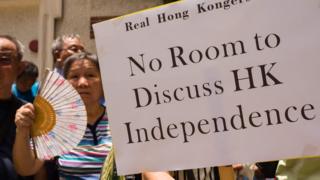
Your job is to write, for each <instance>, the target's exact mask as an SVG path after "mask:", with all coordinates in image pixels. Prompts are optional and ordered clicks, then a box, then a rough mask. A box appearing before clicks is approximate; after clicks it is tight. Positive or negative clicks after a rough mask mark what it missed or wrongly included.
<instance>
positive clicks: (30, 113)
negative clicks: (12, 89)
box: [15, 103, 35, 133]
mask: <svg viewBox="0 0 320 180" xmlns="http://www.w3.org/2000/svg"><path fill="white" fill-rule="evenodd" d="M34 118H35V110H34V106H33V105H32V104H31V103H28V104H25V105H23V106H21V107H20V108H19V109H18V110H17V112H16V117H15V123H16V126H17V133H18V132H23V133H29V132H30V128H31V126H32V123H33V120H34Z"/></svg>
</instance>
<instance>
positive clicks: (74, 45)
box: [58, 37, 84, 67]
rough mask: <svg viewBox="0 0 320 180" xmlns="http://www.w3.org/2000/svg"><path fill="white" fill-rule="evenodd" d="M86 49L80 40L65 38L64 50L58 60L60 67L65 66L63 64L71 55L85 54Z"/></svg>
mask: <svg viewBox="0 0 320 180" xmlns="http://www.w3.org/2000/svg"><path fill="white" fill-rule="evenodd" d="M83 50H84V47H83V44H82V43H81V42H80V39H79V38H76V37H75V38H65V39H64V44H63V49H62V50H61V52H60V57H59V60H58V67H62V66H63V62H64V61H65V60H66V59H67V58H68V57H69V56H71V55H73V54H75V53H78V52H83Z"/></svg>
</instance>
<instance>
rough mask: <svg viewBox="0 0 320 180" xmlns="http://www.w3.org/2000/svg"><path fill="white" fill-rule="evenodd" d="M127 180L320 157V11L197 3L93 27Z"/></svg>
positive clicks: (299, 1) (257, 3)
mask: <svg viewBox="0 0 320 180" xmlns="http://www.w3.org/2000/svg"><path fill="white" fill-rule="evenodd" d="M94 32H95V37H96V45H97V50H98V56H99V59H100V65H101V71H102V78H103V87H104V92H105V96H106V102H107V111H108V115H109V119H110V124H111V130H112V136H113V143H114V146H115V149H116V162H117V168H118V172H119V174H132V173H137V172H141V171H160V170H176V169H190V168H196V167H208V166H217V165H228V164H232V163H244V162H256V161H268V160H276V159H284V158H292V157H301V156H315V155H320V141H319V138H320V133H319V127H320V119H319V118H320V117H319V116H320V114H319V109H320V95H319V93H320V85H319V84H320V83H319V77H320V60H319V59H320V34H319V32H320V1H319V0H308V1H305V0H281V1H278V0H230V1H217V0H207V1H206V0H197V1H182V2H179V3H176V4H171V5H170V6H161V7H159V8H155V9H150V10H146V11H143V12H139V13H135V14H132V15H128V16H124V17H120V18H116V19H113V20H110V21H105V22H102V23H98V24H95V25H94Z"/></svg>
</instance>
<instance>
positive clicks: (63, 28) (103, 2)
mask: <svg viewBox="0 0 320 180" xmlns="http://www.w3.org/2000/svg"><path fill="white" fill-rule="evenodd" d="M161 4H163V0H64V1H63V12H62V13H63V15H62V16H63V18H62V19H59V20H57V21H56V34H55V35H56V36H58V35H61V34H65V33H67V34H68V33H78V34H79V35H80V36H81V38H82V40H83V41H84V43H85V46H86V47H87V49H88V50H89V51H91V52H96V48H95V42H94V39H90V17H92V16H119V15H124V14H128V13H131V12H135V11H138V10H142V9H146V8H149V7H154V6H157V5H161Z"/></svg>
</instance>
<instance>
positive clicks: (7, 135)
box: [0, 96, 23, 180]
mask: <svg viewBox="0 0 320 180" xmlns="http://www.w3.org/2000/svg"><path fill="white" fill-rule="evenodd" d="M22 104H23V102H22V101H21V100H19V99H17V98H16V97H14V96H12V97H11V98H10V99H7V100H0V178H1V179H10V180H11V179H12V180H15V179H19V177H18V175H17V174H16V172H15V170H14V167H13V163H12V149H13V143H14V139H15V134H16V126H15V123H14V119H15V113H16V111H17V109H18V108H19V107H20V106H22Z"/></svg>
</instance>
